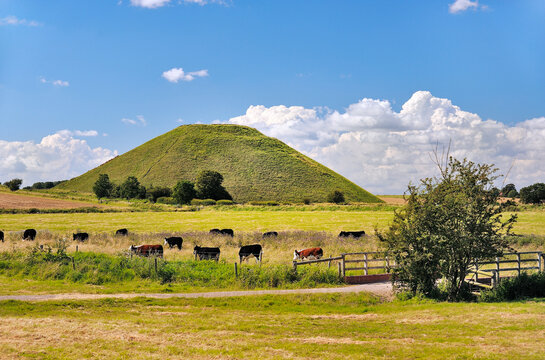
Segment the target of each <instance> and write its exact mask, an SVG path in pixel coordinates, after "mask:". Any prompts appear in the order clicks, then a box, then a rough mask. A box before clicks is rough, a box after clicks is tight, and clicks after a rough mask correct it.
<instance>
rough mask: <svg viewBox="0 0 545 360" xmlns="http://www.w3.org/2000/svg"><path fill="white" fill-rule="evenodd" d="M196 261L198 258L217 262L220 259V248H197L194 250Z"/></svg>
mask: <svg viewBox="0 0 545 360" xmlns="http://www.w3.org/2000/svg"><path fill="white" fill-rule="evenodd" d="M193 254H194V255H195V260H196V259H197V257H198V258H199V260H216V261H218V260H219V259H220V248H218V247H200V246H195V248H194V249H193Z"/></svg>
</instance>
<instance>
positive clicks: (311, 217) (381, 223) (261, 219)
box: [0, 209, 545, 235]
mask: <svg viewBox="0 0 545 360" xmlns="http://www.w3.org/2000/svg"><path fill="white" fill-rule="evenodd" d="M392 218H393V211H391V210H388V211H386V210H372V209H369V210H359V211H358V210H352V211H343V210H337V211H297V210H291V211H275V210H262V211H253V210H244V209H237V210H236V211H235V210H223V211H217V210H208V209H204V210H201V211H193V212H135V213H130V212H124V213H77V214H3V215H0V229H1V230H3V231H21V230H24V229H25V228H29V227H33V228H36V229H38V230H48V231H52V232H65V233H68V232H70V231H76V230H77V229H79V230H82V231H86V232H91V233H96V232H99V233H102V232H113V231H115V230H116V229H119V228H122V227H126V228H129V230H131V231H133V232H139V233H150V232H176V231H177V232H180V231H205V230H209V229H212V228H231V229H234V230H235V232H241V231H242V232H253V231H271V230H277V231H284V230H303V231H326V232H331V233H338V232H339V231H340V230H365V231H367V232H371V233H372V232H373V229H374V227H375V226H376V227H377V228H378V229H385V228H386V227H387V226H388V224H389V223H390V222H391V220H392ZM515 232H516V233H519V234H527V235H529V234H534V235H545V211H524V212H519V213H518V223H517V224H516V226H515Z"/></svg>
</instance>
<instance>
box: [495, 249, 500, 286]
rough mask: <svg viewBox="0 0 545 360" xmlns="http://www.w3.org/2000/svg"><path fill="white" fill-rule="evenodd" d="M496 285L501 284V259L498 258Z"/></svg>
mask: <svg viewBox="0 0 545 360" xmlns="http://www.w3.org/2000/svg"><path fill="white" fill-rule="evenodd" d="M495 275H496V284H499V283H500V258H499V257H497V256H496V274H495Z"/></svg>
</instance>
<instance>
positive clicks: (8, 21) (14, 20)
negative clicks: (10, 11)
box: [0, 15, 42, 26]
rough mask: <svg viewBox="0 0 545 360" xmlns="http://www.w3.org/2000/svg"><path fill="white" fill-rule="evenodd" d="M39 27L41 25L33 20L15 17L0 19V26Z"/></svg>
mask: <svg viewBox="0 0 545 360" xmlns="http://www.w3.org/2000/svg"><path fill="white" fill-rule="evenodd" d="M8 25H11V26H19V25H21V26H40V25H42V24H41V23H39V22H37V21H34V20H27V19H19V18H18V17H17V16H13V15H10V16H6V17H4V18H1V19H0V26H8Z"/></svg>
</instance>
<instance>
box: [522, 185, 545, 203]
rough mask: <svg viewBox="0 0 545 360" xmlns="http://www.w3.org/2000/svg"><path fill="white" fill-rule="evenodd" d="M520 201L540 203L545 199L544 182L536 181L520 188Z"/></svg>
mask: <svg viewBox="0 0 545 360" xmlns="http://www.w3.org/2000/svg"><path fill="white" fill-rule="evenodd" d="M520 201H522V202H523V203H525V204H540V203H542V202H544V201H545V184H544V183H536V184H534V185H530V186H526V187H523V188H522V189H520Z"/></svg>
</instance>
